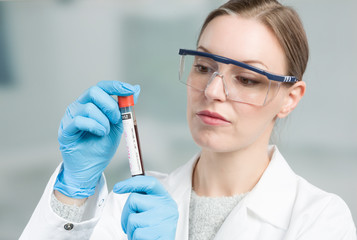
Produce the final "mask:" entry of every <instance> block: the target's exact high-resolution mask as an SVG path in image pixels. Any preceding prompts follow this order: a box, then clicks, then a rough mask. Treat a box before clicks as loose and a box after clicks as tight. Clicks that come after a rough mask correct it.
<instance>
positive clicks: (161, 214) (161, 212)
mask: <svg viewBox="0 0 357 240" xmlns="http://www.w3.org/2000/svg"><path fill="white" fill-rule="evenodd" d="M176 216H177V215H175V214H171V213H170V211H167V209H165V208H160V207H158V208H155V209H150V210H149V211H146V212H142V213H131V214H130V215H129V217H128V219H127V222H126V229H125V230H124V228H123V230H124V232H125V233H126V234H127V235H128V236H132V234H133V233H134V232H135V230H136V229H137V228H147V227H152V226H158V225H163V224H166V222H172V223H175V222H177V217H176ZM129 238H130V237H129Z"/></svg>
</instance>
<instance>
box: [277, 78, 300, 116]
mask: <svg viewBox="0 0 357 240" xmlns="http://www.w3.org/2000/svg"><path fill="white" fill-rule="evenodd" d="M305 90H306V83H305V82H303V81H299V82H297V83H295V84H294V85H292V86H291V87H290V88H288V89H287V92H286V95H285V97H284V104H283V105H282V107H281V109H280V112H279V113H278V114H277V117H278V118H285V117H286V116H288V115H289V113H290V112H291V111H292V110H294V108H295V107H296V106H297V105H298V103H299V102H300V100H301V98H302V97H303V96H304V94H305Z"/></svg>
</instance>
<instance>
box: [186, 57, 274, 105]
mask: <svg viewBox="0 0 357 240" xmlns="http://www.w3.org/2000/svg"><path fill="white" fill-rule="evenodd" d="M217 73H219V74H222V75H223V81H224V82H225V86H226V89H225V90H226V93H227V97H228V98H229V99H231V100H233V101H237V102H244V103H249V104H254V105H264V104H266V103H267V102H269V101H271V100H272V99H273V98H274V97H275V96H276V94H277V93H278V90H279V87H280V83H279V82H276V81H271V80H269V79H268V78H267V77H266V76H264V75H262V74H259V73H256V72H253V71H251V70H248V69H245V68H241V67H238V66H235V65H232V64H223V63H218V62H216V61H214V60H213V59H211V58H207V57H201V56H191V55H185V56H181V61H180V72H179V78H180V81H181V82H182V83H184V84H186V85H188V86H190V87H192V88H194V89H196V90H199V91H205V89H206V87H207V86H208V85H209V84H210V83H211V81H213V80H214V78H217V77H218V78H219V77H220V76H217Z"/></svg>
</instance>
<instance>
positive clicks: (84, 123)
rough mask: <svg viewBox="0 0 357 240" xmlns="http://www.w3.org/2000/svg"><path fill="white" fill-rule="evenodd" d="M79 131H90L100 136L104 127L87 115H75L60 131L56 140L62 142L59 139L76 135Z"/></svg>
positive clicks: (104, 132)
mask: <svg viewBox="0 0 357 240" xmlns="http://www.w3.org/2000/svg"><path fill="white" fill-rule="evenodd" d="M80 131H83V132H90V133H92V134H94V135H97V136H100V137H102V136H104V135H105V134H106V129H105V127H104V126H102V125H101V124H100V123H98V122H97V121H96V120H94V119H91V118H87V117H82V116H76V117H74V118H73V121H72V122H71V123H70V124H69V125H68V126H67V127H65V128H63V129H62V133H61V134H60V136H59V139H58V140H59V141H60V142H62V141H61V140H64V139H68V138H71V137H78V136H77V135H78V134H77V133H78V132H80ZM62 138H63V139H62ZM72 140H74V139H72Z"/></svg>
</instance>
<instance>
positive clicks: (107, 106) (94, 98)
mask: <svg viewBox="0 0 357 240" xmlns="http://www.w3.org/2000/svg"><path fill="white" fill-rule="evenodd" d="M77 102H78V103H81V104H86V103H93V104H94V105H96V106H97V107H98V108H99V109H100V110H101V111H102V112H103V113H104V114H105V115H106V116H107V117H108V119H109V121H110V122H111V123H113V124H117V123H118V122H119V121H120V117H121V116H120V111H119V106H118V103H117V102H116V101H115V100H114V99H113V98H112V97H111V96H110V95H108V93H106V92H105V91H104V90H103V89H102V88H100V87H98V86H93V87H91V88H89V89H88V90H87V91H86V92H85V93H84V94H82V95H81V96H80V97H79V98H78V99H77Z"/></svg>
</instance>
